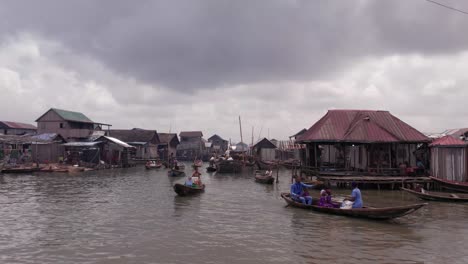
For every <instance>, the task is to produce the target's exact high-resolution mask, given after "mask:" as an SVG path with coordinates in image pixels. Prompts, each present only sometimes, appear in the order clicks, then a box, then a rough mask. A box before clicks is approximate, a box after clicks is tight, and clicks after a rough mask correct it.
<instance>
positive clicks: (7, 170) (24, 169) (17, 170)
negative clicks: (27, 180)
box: [1, 167, 41, 173]
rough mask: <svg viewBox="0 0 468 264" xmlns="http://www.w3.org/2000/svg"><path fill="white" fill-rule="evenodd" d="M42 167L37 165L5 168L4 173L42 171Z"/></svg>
mask: <svg viewBox="0 0 468 264" xmlns="http://www.w3.org/2000/svg"><path fill="white" fill-rule="evenodd" d="M40 170H41V169H40V168H37V167H23V168H22V167H18V168H3V169H2V171H1V172H2V173H32V172H36V171H40Z"/></svg>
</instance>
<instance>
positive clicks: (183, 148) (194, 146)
mask: <svg viewBox="0 0 468 264" xmlns="http://www.w3.org/2000/svg"><path fill="white" fill-rule="evenodd" d="M179 137H180V144H179V145H178V146H177V157H178V159H181V160H194V159H196V158H197V157H198V158H200V157H201V156H202V155H203V154H204V151H205V143H204V142H203V139H202V137H203V133H202V132H201V131H182V132H180V134H179Z"/></svg>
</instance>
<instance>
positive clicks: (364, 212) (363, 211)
mask: <svg viewBox="0 0 468 264" xmlns="http://www.w3.org/2000/svg"><path fill="white" fill-rule="evenodd" d="M281 197H282V198H283V199H284V200H285V201H286V203H287V204H288V205H290V206H294V207H298V208H302V209H310V210H313V211H317V212H321V213H327V214H334V215H342V216H350V217H358V218H368V219H375V220H387V219H393V218H397V217H402V216H405V215H407V214H410V213H413V212H414V211H416V210H418V209H419V208H421V207H423V206H425V205H427V204H426V203H420V204H410V205H405V206H395V207H382V208H374V207H363V208H354V209H340V208H331V207H322V206H318V201H319V200H318V199H315V198H314V199H313V200H312V205H305V204H303V203H298V202H296V201H294V200H293V199H291V196H290V194H289V193H281Z"/></svg>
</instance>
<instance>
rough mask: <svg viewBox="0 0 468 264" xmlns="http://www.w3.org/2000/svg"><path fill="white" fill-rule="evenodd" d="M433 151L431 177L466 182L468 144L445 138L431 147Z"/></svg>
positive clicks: (437, 140) (433, 143) (438, 140)
mask: <svg viewBox="0 0 468 264" xmlns="http://www.w3.org/2000/svg"><path fill="white" fill-rule="evenodd" d="M429 147H430V149H431V175H432V176H434V177H436V178H440V179H444V180H451V181H459V182H466V181H467V180H468V179H467V167H468V166H467V165H468V164H467V162H468V155H467V154H468V152H467V151H468V143H467V142H465V141H463V140H460V139H458V138H454V137H452V136H444V137H441V138H439V139H436V140H435V141H433V142H432V143H431V144H430V145H429Z"/></svg>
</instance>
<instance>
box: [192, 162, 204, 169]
mask: <svg viewBox="0 0 468 264" xmlns="http://www.w3.org/2000/svg"><path fill="white" fill-rule="evenodd" d="M201 166H203V161H202V160H196V161H194V162H193V164H192V167H194V168H200V167H201Z"/></svg>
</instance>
